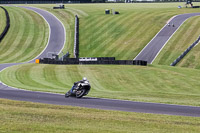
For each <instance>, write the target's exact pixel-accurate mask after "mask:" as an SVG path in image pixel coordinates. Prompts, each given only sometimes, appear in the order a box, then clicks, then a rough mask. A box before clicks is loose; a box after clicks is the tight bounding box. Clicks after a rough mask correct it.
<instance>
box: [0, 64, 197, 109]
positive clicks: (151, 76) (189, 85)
mask: <svg viewBox="0 0 200 133" xmlns="http://www.w3.org/2000/svg"><path fill="white" fill-rule="evenodd" d="M82 77H87V78H88V79H89V81H90V84H91V86H92V90H91V92H90V93H89V96H91V97H101V98H103V97H104V98H112V99H124V100H133V101H145V102H159V103H171V104H183V105H195V106H200V104H199V103H200V95H199V94H200V89H199V86H200V83H199V80H200V72H199V70H193V69H184V68H179V67H177V68H176V67H169V66H148V67H141V66H123V65H119V66H115V65H110V66H106V65H42V64H26V65H18V66H13V67H9V68H7V69H6V70H4V71H3V72H1V75H0V80H1V81H2V82H3V83H5V84H7V85H10V86H13V87H17V88H22V89H28V90H34V91H47V92H57V93H62V94H64V93H65V92H67V90H69V89H70V88H71V86H72V85H73V83H74V82H76V81H78V80H81V79H82Z"/></svg>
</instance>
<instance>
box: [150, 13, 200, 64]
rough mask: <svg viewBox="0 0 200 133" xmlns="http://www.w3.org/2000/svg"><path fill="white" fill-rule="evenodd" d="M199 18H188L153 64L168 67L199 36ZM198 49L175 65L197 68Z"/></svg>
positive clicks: (198, 47) (195, 48)
mask: <svg viewBox="0 0 200 133" xmlns="http://www.w3.org/2000/svg"><path fill="white" fill-rule="evenodd" d="M199 25H200V17H199V16H196V17H192V18H189V19H188V20H187V21H186V22H185V23H184V24H183V25H182V26H181V27H180V29H179V30H178V31H177V32H176V33H175V34H174V36H173V37H172V38H171V39H170V40H169V42H168V43H167V44H166V46H165V47H164V48H163V50H162V51H161V53H160V54H159V56H158V57H157V58H156V60H155V61H154V62H153V64H159V65H170V64H171V63H172V62H173V61H174V60H175V59H177V58H178V57H179V56H180V55H181V54H182V53H183V52H184V51H185V50H186V49H187V48H188V47H189V46H190V45H191V44H193V42H194V41H196V40H197V38H198V37H199V36H200V28H199ZM199 49H200V46H196V47H194V48H193V50H192V51H190V52H189V53H188V55H187V56H186V57H184V58H183V60H182V61H181V62H180V63H179V64H177V66H181V67H189V68H199V66H200V63H199V60H200V58H199Z"/></svg>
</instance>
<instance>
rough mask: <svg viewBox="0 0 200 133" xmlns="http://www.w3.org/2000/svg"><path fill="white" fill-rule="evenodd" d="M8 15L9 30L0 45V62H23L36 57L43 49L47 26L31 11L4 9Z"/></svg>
mask: <svg viewBox="0 0 200 133" xmlns="http://www.w3.org/2000/svg"><path fill="white" fill-rule="evenodd" d="M6 9H7V10H8V12H9V15H10V22H11V23H10V29H9V31H8V33H7V35H6V37H5V38H4V40H3V41H2V42H1V43H0V44H1V47H0V62H1V63H10V62H25V61H29V60H31V59H33V58H34V57H36V56H37V55H38V54H40V52H41V51H42V50H43V49H44V48H45V46H46V44H47V40H48V26H47V24H46V23H45V21H44V20H43V18H42V17H41V16H39V15H38V14H36V13H35V12H33V11H30V10H27V9H23V8H18V7H6Z"/></svg>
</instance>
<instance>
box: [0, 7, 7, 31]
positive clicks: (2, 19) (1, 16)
mask: <svg viewBox="0 0 200 133" xmlns="http://www.w3.org/2000/svg"><path fill="white" fill-rule="evenodd" d="M0 25H1V26H0V34H1V33H2V32H3V30H4V28H5V26H6V15H5V12H4V10H3V9H2V8H0Z"/></svg>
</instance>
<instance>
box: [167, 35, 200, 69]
mask: <svg viewBox="0 0 200 133" xmlns="http://www.w3.org/2000/svg"><path fill="white" fill-rule="evenodd" d="M199 41H200V36H199V37H198V39H197V40H196V41H195V42H194V43H193V44H192V45H190V46H189V47H188V48H187V49H186V50H185V51H184V52H183V53H182V54H181V55H180V56H179V57H178V58H177V59H176V60H174V62H172V63H171V64H170V66H175V65H176V64H177V63H178V62H180V61H181V60H182V59H183V58H184V57H185V56H186V55H187V53H188V52H190V50H191V49H192V48H193V47H194V46H196V45H197V44H198V43H199Z"/></svg>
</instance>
